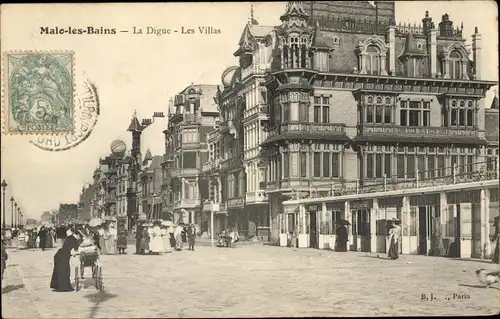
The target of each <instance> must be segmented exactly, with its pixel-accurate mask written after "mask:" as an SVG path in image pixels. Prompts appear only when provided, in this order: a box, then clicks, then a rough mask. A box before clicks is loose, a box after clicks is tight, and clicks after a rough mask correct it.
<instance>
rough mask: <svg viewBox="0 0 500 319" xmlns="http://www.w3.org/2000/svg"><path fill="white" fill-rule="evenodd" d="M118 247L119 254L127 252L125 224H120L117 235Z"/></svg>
mask: <svg viewBox="0 0 500 319" xmlns="http://www.w3.org/2000/svg"><path fill="white" fill-rule="evenodd" d="M116 248H117V249H118V254H119V255H121V254H124V255H125V254H126V252H125V250H127V230H126V229H125V226H123V225H122V226H120V229H119V230H118V234H117V237H116Z"/></svg>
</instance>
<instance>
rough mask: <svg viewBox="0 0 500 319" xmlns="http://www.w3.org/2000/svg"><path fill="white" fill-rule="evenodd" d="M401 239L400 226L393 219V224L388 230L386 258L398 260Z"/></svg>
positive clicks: (397, 221) (396, 220)
mask: <svg viewBox="0 0 500 319" xmlns="http://www.w3.org/2000/svg"><path fill="white" fill-rule="evenodd" d="M400 237H401V226H400V222H399V220H398V219H394V223H393V225H392V226H391V229H390V230H389V252H388V253H387V257H388V258H390V259H392V260H396V259H398V258H399V238H400Z"/></svg>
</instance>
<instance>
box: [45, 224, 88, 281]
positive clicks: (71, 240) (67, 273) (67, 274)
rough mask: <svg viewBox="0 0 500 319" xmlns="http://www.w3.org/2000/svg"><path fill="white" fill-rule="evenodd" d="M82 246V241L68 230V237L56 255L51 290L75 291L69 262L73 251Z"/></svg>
mask: <svg viewBox="0 0 500 319" xmlns="http://www.w3.org/2000/svg"><path fill="white" fill-rule="evenodd" d="M80 244H81V240H79V239H77V238H76V237H75V236H74V235H73V233H72V232H71V231H70V230H68V237H66V239H65V240H64V243H63V245H62V247H61V248H60V249H59V250H58V251H57V253H56V254H55V255H54V271H53V272H52V280H51V281H50V288H52V289H54V290H55V291H73V290H74V289H73V287H72V286H71V280H70V278H71V267H70V263H69V260H70V258H71V250H77V249H78V247H79V246H80Z"/></svg>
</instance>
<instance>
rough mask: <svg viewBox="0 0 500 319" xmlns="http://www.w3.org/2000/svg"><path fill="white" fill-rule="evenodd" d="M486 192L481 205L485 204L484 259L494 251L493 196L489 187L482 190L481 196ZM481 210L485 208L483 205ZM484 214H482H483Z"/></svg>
mask: <svg viewBox="0 0 500 319" xmlns="http://www.w3.org/2000/svg"><path fill="white" fill-rule="evenodd" d="M483 192H484V201H481V205H484V223H485V225H484V226H485V227H484V240H485V243H484V244H485V245H484V256H483V258H484V259H489V258H491V252H492V251H493V247H492V245H491V240H490V198H491V191H490V190H489V189H487V188H486V189H483V190H481V198H482V196H483ZM481 210H483V207H481ZM481 216H482V215H481ZM482 226H483V220H481V235H482V234H483V228H482ZM481 237H482V236H481Z"/></svg>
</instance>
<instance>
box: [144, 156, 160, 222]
mask: <svg viewBox="0 0 500 319" xmlns="http://www.w3.org/2000/svg"><path fill="white" fill-rule="evenodd" d="M162 161H163V156H152V154H151V151H150V150H147V151H146V154H145V155H144V160H143V162H142V170H141V171H140V172H139V183H140V191H141V193H140V194H139V197H140V205H141V206H142V213H143V214H146V218H148V219H158V218H162V219H163V214H162V201H161V196H160V192H161V185H162V169H161V163H162Z"/></svg>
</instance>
